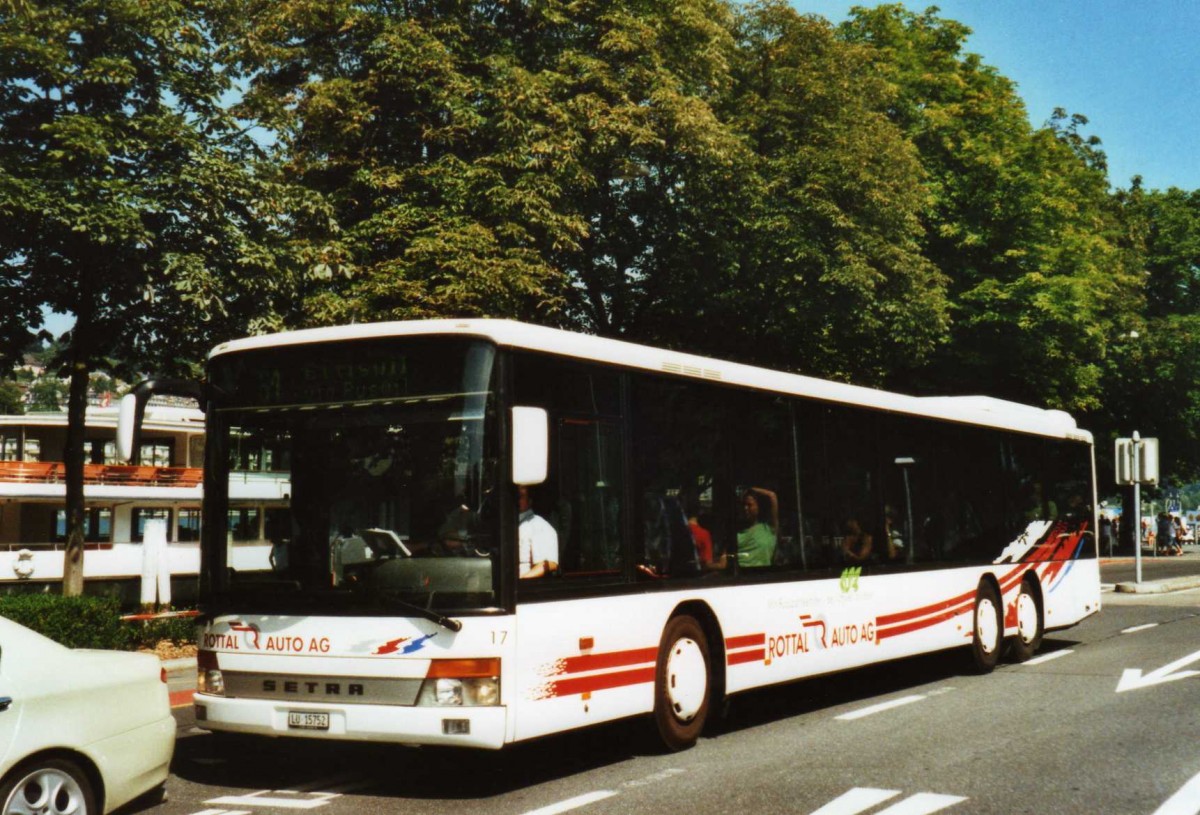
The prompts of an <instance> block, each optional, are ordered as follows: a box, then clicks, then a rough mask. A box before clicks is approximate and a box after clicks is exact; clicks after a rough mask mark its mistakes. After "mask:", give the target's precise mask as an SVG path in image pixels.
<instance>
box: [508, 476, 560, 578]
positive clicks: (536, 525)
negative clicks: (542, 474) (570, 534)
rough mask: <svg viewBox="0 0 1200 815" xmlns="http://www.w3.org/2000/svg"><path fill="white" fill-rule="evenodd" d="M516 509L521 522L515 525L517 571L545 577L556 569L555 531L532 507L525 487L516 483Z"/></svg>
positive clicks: (556, 542) (526, 574) (556, 545)
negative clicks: (517, 485) (517, 542)
mask: <svg viewBox="0 0 1200 815" xmlns="http://www.w3.org/2000/svg"><path fill="white" fill-rule="evenodd" d="M517 509H518V510H519V511H520V513H521V514H520V525H519V526H518V528H517V539H518V541H519V542H520V544H519V547H518V556H519V559H518V562H517V573H518V574H520V575H521V579H522V580H524V579H525V578H529V577H544V576H545V575H548V574H550V573H551V572H553V571H555V570H556V569H558V533H557V532H555V531H554V527H553V526H551V525H550V522H549V521H547V520H546V519H545V518H543V517H542V516H541V515H538V514H537V513H536V512H534V511H533V502H532V501H531V500H530V498H529V488H528V487H517Z"/></svg>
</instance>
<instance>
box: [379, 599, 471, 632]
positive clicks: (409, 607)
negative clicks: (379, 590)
mask: <svg viewBox="0 0 1200 815" xmlns="http://www.w3.org/2000/svg"><path fill="white" fill-rule="evenodd" d="M429 600H430V602H433V595H430V596H429ZM388 602H389V603H390V604H392V605H394V606H398V607H399V608H402V609H404V610H405V611H411V612H412V613H413V614H417V615H419V616H421V617H424V618H425V619H426V620H429V621H430V622H434V623H437V624H438V625H440V626H441V627H442V628H445V629H447V630H449V631H461V630H462V623H461V622H459V621H458V620H456V619H454V618H453V617H446V616H445V615H442V614H438V613H437V612H436V611H434V610H433V609H432V608H422V607H421V606H418V605H417V604H416V603H410V602H408V601H407V600H400V599H398V598H388Z"/></svg>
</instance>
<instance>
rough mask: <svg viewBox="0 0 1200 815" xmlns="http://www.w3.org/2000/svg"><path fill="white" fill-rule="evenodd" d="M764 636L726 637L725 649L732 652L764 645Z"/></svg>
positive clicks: (765, 636) (765, 641)
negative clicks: (736, 649) (737, 649)
mask: <svg viewBox="0 0 1200 815" xmlns="http://www.w3.org/2000/svg"><path fill="white" fill-rule="evenodd" d="M766 644H767V635H766V634H746V635H745V636H741V637H726V638H725V648H726V649H728V650H730V651H732V650H733V649H735V648H749V647H750V646H751V645H766Z"/></svg>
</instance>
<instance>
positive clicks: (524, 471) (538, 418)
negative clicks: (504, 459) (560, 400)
mask: <svg viewBox="0 0 1200 815" xmlns="http://www.w3.org/2000/svg"><path fill="white" fill-rule="evenodd" d="M549 458H550V419H549V417H548V416H547V415H546V411H545V410H543V409H542V408H536V407H514V408H513V409H512V480H513V483H514V484H517V485H524V486H533V485H535V484H541V483H542V482H543V481H545V480H546V465H547V461H548V460H549Z"/></svg>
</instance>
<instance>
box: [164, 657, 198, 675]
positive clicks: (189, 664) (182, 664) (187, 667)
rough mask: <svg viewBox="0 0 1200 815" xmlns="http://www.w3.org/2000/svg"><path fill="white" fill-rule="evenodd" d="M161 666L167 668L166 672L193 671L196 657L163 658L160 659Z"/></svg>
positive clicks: (194, 670)
mask: <svg viewBox="0 0 1200 815" xmlns="http://www.w3.org/2000/svg"><path fill="white" fill-rule="evenodd" d="M162 666H163V667H164V668H166V669H167V673H169V674H174V673H187V672H190V673H195V672H196V658H195V657H184V658H182V659H164V660H163V661H162Z"/></svg>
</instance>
